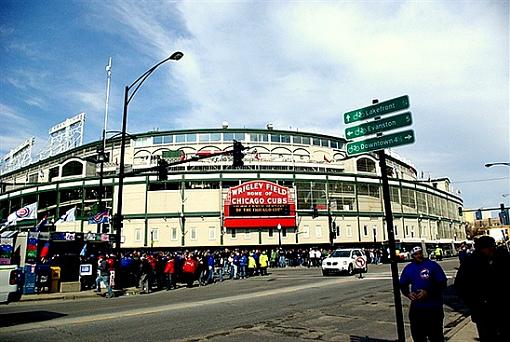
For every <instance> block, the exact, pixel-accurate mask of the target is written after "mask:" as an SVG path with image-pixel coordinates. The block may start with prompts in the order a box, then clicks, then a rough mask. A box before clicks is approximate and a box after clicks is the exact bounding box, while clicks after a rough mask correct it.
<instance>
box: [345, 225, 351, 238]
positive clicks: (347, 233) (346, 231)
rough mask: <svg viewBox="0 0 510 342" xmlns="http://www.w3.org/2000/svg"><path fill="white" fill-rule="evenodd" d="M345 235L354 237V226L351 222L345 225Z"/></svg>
mask: <svg viewBox="0 0 510 342" xmlns="http://www.w3.org/2000/svg"><path fill="white" fill-rule="evenodd" d="M345 235H347V236H348V237H352V227H351V225H350V224H348V225H347V226H345Z"/></svg>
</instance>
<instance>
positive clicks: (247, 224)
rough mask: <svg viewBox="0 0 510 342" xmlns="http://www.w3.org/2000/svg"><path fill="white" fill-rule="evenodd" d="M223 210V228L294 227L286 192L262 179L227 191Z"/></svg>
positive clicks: (292, 204) (292, 207)
mask: <svg viewBox="0 0 510 342" xmlns="http://www.w3.org/2000/svg"><path fill="white" fill-rule="evenodd" d="M223 210H224V218H225V221H224V225H225V227H227V228H275V227H276V226H278V224H279V225H280V226H281V227H285V228H289V227H295V226H296V205H295V202H294V199H293V198H292V196H291V193H290V189H289V188H287V187H284V186H281V185H278V184H276V183H273V182H268V181H264V180H256V181H250V182H246V183H243V184H241V185H238V186H235V187H232V188H230V189H229V190H228V193H227V198H226V199H225V202H224V204H223Z"/></svg>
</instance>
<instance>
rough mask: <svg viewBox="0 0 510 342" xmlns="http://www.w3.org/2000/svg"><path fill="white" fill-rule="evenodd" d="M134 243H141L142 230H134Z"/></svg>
mask: <svg viewBox="0 0 510 342" xmlns="http://www.w3.org/2000/svg"><path fill="white" fill-rule="evenodd" d="M135 241H136V242H141V241H142V229H141V228H136V229H135Z"/></svg>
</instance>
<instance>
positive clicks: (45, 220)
mask: <svg viewBox="0 0 510 342" xmlns="http://www.w3.org/2000/svg"><path fill="white" fill-rule="evenodd" d="M47 224H48V214H44V216H43V218H42V219H41V221H39V223H38V224H37V225H36V226H35V229H34V230H33V231H35V232H40V231H41V229H42V228H44V227H45V226H46V225H47Z"/></svg>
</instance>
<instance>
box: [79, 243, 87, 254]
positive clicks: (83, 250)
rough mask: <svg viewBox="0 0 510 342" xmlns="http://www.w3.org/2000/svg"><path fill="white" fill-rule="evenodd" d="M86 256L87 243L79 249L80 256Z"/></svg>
mask: <svg viewBox="0 0 510 342" xmlns="http://www.w3.org/2000/svg"><path fill="white" fill-rule="evenodd" d="M86 255H87V243H85V244H84V245H83V248H82V249H81V252H80V256H82V257H84V256H86Z"/></svg>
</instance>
